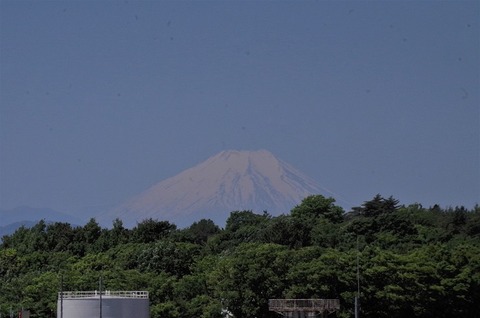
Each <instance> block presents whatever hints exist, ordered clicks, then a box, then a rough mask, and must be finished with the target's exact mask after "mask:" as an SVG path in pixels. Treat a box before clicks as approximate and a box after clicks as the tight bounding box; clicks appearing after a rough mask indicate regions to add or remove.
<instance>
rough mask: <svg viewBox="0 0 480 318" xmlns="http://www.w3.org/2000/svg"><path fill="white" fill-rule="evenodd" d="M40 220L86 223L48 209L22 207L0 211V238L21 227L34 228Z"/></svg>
mask: <svg viewBox="0 0 480 318" xmlns="http://www.w3.org/2000/svg"><path fill="white" fill-rule="evenodd" d="M40 220H45V221H46V222H47V223H49V222H65V223H69V224H71V225H78V224H83V223H85V222H84V221H82V220H81V219H79V218H76V217H74V216H71V215H68V214H65V213H61V212H58V211H55V210H52V209H47V208H32V207H28V206H20V207H16V208H13V209H8V210H0V238H1V237H2V236H4V235H10V234H12V233H14V232H15V231H16V230H17V229H18V228H19V227H21V226H25V227H32V226H34V225H35V224H37V223H38V221H40Z"/></svg>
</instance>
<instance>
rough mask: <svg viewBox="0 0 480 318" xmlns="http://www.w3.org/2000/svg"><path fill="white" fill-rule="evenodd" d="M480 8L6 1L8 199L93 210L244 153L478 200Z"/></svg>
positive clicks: (349, 192)
mask: <svg viewBox="0 0 480 318" xmlns="http://www.w3.org/2000/svg"><path fill="white" fill-rule="evenodd" d="M479 12H480V3H479V2H478V1H455V2H444V1H441V2H414V1H408V2H400V1H398V2H371V1H369V2H361V1H355V2H350V1H342V2H336V1H302V2H296V1H281V2H273V1H269V2H263V1H262V2H260V1H249V2H243V1H242V2H241V1H229V2H221V1H209V2H201V1H198V2H193V1H182V2H173V1H171V2H166V1H158V2H156V1H134V2H132V1H130V2H127V1H108V2H106V1H96V2H93V1H89V2H80V1H69V2H67V1H42V2H39V1H12V0H2V1H1V2H0V209H11V208H14V207H17V206H22V205H28V206H32V207H48V208H52V209H55V210H58V211H62V212H65V213H70V214H81V213H84V214H91V213H96V212H98V211H100V210H102V209H107V208H109V207H112V206H115V205H117V204H120V203H122V202H124V201H125V200H126V199H128V198H130V197H132V196H134V195H136V194H138V193H140V192H142V191H144V190H145V189H147V188H148V187H150V186H151V185H153V184H155V183H157V182H159V181H162V180H164V179H167V178H169V177H172V176H174V175H176V174H178V173H180V172H181V171H183V170H185V169H188V168H190V167H192V166H195V165H196V164H198V163H200V162H202V161H204V160H205V159H207V158H209V157H211V156H213V155H215V154H216V153H219V152H220V151H222V150H229V149H236V150H258V149H266V150H268V151H271V152H272V153H273V154H274V155H275V156H277V157H278V158H279V159H282V160H284V161H286V162H288V163H289V164H291V165H293V166H294V167H295V168H297V169H299V170H300V171H302V172H303V173H305V174H307V175H308V176H309V177H310V178H312V179H313V180H315V181H317V182H318V183H319V184H320V185H322V186H323V187H326V188H328V189H330V190H331V191H332V192H333V193H338V194H339V195H341V196H342V198H343V199H344V200H346V201H348V202H349V203H350V207H351V206H358V205H360V204H361V203H362V202H363V201H366V200H369V199H371V198H372V197H373V196H374V195H375V194H377V193H380V194H382V195H384V196H390V195H393V196H394V197H395V198H397V199H399V200H400V202H401V203H402V204H410V203H415V202H419V203H421V204H423V205H424V206H428V205H433V204H440V205H442V206H455V205H464V206H467V207H473V206H474V205H475V204H476V203H479V198H480V110H479V108H480V106H479V105H480V100H479V87H480V75H479V74H480V43H479V41H480V40H479V39H480V25H479V23H480V22H479V21H480V13H479ZM346 208H347V209H348V207H346Z"/></svg>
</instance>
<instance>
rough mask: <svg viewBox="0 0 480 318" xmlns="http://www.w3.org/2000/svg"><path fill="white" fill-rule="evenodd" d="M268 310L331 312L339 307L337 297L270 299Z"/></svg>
mask: <svg viewBox="0 0 480 318" xmlns="http://www.w3.org/2000/svg"><path fill="white" fill-rule="evenodd" d="M268 307H269V310H270V311H277V312H291V311H303V312H325V311H327V312H333V311H336V310H338V309H340V300H339V299H270V300H269V301H268Z"/></svg>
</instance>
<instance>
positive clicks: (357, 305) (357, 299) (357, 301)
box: [355, 235, 360, 318]
mask: <svg viewBox="0 0 480 318" xmlns="http://www.w3.org/2000/svg"><path fill="white" fill-rule="evenodd" d="M359 256H360V250H359V248H358V235H357V296H356V297H355V318H360V266H359V263H360V261H359Z"/></svg>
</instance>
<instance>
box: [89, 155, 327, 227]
mask: <svg viewBox="0 0 480 318" xmlns="http://www.w3.org/2000/svg"><path fill="white" fill-rule="evenodd" d="M325 193H328V191H326V190H324V189H322V188H321V187H320V186H319V185H318V184H317V183H316V182H315V181H314V180H312V179H310V178H309V177H308V176H306V175H305V174H303V173H301V172H300V171H298V170H296V169H295V168H294V167H292V166H291V165H289V164H287V163H286V162H284V161H282V160H280V159H277V158H276V157H275V156H274V155H273V154H271V153H270V152H268V151H266V150H258V151H235V150H230V151H222V152H220V153H218V154H217V155H215V156H213V157H210V158H209V159H207V160H206V161H204V162H202V163H200V164H198V165H196V166H194V167H193V168H190V169H187V170H184V171H183V172H181V173H179V174H177V175H176V176H173V177H171V178H168V179H166V180H164V181H161V182H159V183H157V184H155V185H153V186H152V187H150V188H149V189H147V190H146V191H144V192H142V193H140V194H138V195H136V196H135V197H133V198H131V199H130V200H128V201H126V202H125V203H123V204H121V205H120V206H117V207H115V208H114V209H112V210H110V211H108V212H106V213H104V214H103V215H101V216H99V217H98V220H99V221H100V222H101V223H109V224H112V223H111V221H112V220H113V219H115V218H119V219H121V220H122V221H123V223H124V225H125V226H128V227H130V226H135V225H136V223H138V222H141V221H142V220H144V219H148V218H152V219H158V220H167V221H169V222H172V223H175V224H176V225H179V226H188V225H190V224H191V223H192V222H194V221H198V220H200V219H202V218H210V219H212V220H213V221H215V222H219V221H225V220H226V218H227V217H228V216H229V214H230V212H232V211H241V210H251V211H253V212H257V213H258V212H263V211H267V212H268V213H270V214H272V215H276V214H277V215H278V214H281V213H288V212H289V211H290V210H291V209H292V208H293V207H295V206H296V205H297V204H299V203H300V202H301V201H302V200H303V199H304V198H305V197H306V196H308V195H311V194H325ZM217 224H218V223H217Z"/></svg>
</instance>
